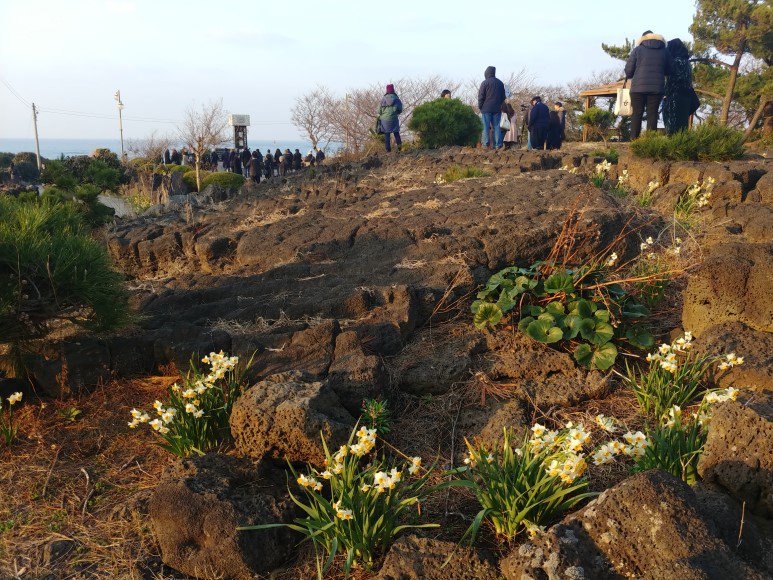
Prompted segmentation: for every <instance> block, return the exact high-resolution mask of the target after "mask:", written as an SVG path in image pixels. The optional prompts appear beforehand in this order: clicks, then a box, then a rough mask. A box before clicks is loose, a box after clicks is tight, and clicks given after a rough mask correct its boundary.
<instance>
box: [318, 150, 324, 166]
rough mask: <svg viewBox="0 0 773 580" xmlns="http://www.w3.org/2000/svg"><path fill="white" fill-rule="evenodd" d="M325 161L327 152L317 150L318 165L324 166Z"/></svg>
mask: <svg viewBox="0 0 773 580" xmlns="http://www.w3.org/2000/svg"><path fill="white" fill-rule="evenodd" d="M324 160H325V152H324V151H322V149H317V165H322V162H323V161H324Z"/></svg>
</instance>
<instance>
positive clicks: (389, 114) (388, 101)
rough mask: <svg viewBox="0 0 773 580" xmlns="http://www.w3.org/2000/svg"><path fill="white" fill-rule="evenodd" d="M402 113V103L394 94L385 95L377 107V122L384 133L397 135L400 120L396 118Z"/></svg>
mask: <svg viewBox="0 0 773 580" xmlns="http://www.w3.org/2000/svg"><path fill="white" fill-rule="evenodd" d="M402 112H403V102H402V101H401V100H400V97H398V96H397V95H396V94H395V93H387V94H385V95H384V98H383V99H381V104H380V105H379V107H378V120H379V122H380V123H381V130H382V131H383V132H384V133H399V132H400V120H399V119H398V118H397V116H398V115H399V114H400V113H402Z"/></svg>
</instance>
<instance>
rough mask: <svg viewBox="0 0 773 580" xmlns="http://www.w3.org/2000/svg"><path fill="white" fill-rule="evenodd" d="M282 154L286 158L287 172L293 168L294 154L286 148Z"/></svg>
mask: <svg viewBox="0 0 773 580" xmlns="http://www.w3.org/2000/svg"><path fill="white" fill-rule="evenodd" d="M282 156H283V157H284V158H285V173H287V172H288V171H292V170H293V154H292V153H291V152H290V150H289V149H285V150H284V153H282Z"/></svg>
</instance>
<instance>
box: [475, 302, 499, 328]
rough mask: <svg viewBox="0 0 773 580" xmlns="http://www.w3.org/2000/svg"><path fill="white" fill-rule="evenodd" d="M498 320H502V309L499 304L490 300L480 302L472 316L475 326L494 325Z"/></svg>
mask: <svg viewBox="0 0 773 580" xmlns="http://www.w3.org/2000/svg"><path fill="white" fill-rule="evenodd" d="M500 320H502V311H501V310H500V309H499V306H497V305H496V304H492V303H491V302H486V303H484V304H481V305H480V307H478V311H477V312H476V313H475V316H473V317H472V322H473V324H474V325H475V326H476V327H477V328H485V327H486V325H487V324H490V325H491V326H495V325H496V324H498V323H499V321H500Z"/></svg>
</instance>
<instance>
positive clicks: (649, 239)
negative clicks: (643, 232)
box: [639, 236, 655, 252]
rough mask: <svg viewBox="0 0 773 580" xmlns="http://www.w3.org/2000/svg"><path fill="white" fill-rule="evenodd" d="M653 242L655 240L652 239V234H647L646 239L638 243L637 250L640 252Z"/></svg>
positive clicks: (649, 246)
mask: <svg viewBox="0 0 773 580" xmlns="http://www.w3.org/2000/svg"><path fill="white" fill-rule="evenodd" d="M654 244H655V240H653V239H652V236H649V237H648V238H647V239H646V240H644V241H643V242H642V243H641V244H639V250H641V251H642V252H644V251H646V250H648V249H649V248H651V247H652V246H653V245H654Z"/></svg>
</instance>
